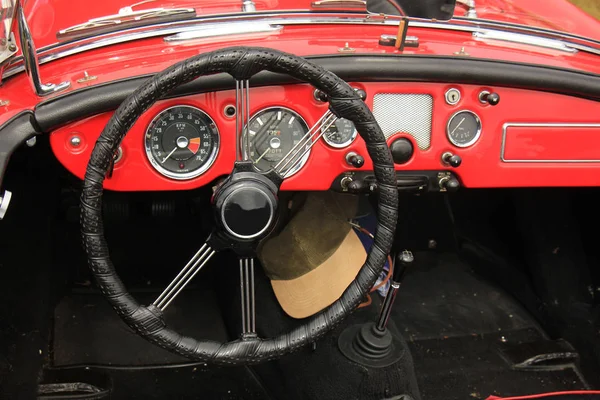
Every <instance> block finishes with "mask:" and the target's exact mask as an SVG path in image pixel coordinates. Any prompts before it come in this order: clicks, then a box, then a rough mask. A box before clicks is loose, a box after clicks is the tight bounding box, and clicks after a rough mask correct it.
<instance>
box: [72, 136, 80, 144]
mask: <svg viewBox="0 0 600 400" xmlns="http://www.w3.org/2000/svg"><path fill="white" fill-rule="evenodd" d="M71 146H73V147H79V146H81V138H80V137H79V136H73V137H72V138H71Z"/></svg>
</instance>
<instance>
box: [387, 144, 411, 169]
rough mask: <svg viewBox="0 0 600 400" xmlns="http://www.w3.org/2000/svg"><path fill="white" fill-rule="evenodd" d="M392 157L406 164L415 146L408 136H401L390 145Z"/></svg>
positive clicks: (397, 162)
mask: <svg viewBox="0 0 600 400" xmlns="http://www.w3.org/2000/svg"><path fill="white" fill-rule="evenodd" d="M390 150H391V152H392V158H393V159H394V162H395V163H396V164H404V163H406V162H408V160H410V159H411V157H412V156H413V152H414V148H413V145H412V143H411V141H410V140H408V139H407V138H399V139H396V140H394V141H393V142H392V144H391V145H390Z"/></svg>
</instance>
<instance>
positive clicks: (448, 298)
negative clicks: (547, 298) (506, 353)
mask: <svg viewBox="0 0 600 400" xmlns="http://www.w3.org/2000/svg"><path fill="white" fill-rule="evenodd" d="M415 259H416V262H415V265H414V268H413V269H412V270H411V271H410V272H409V275H408V276H407V277H406V279H405V282H404V284H403V285H402V288H401V290H400V293H399V295H398V298H397V304H396V308H395V309H394V315H393V318H394V322H395V323H396V325H397V326H398V327H399V328H400V330H401V331H403V333H404V335H405V338H406V339H407V341H408V343H409V346H410V348H411V350H412V352H413V359H414V362H415V369H416V373H417V379H418V381H419V388H420V390H421V394H422V397H423V399H427V400H437V399H439V400H442V399H443V400H451V399H486V398H487V397H488V396H489V395H492V394H496V395H502V396H510V395H512V396H516V395H524V394H535V393H545V392H549V391H560V390H581V389H586V385H585V383H584V382H583V380H582V379H581V377H580V374H579V372H578V371H577V370H576V369H573V368H567V369H564V370H562V371H536V372H534V371H516V370H513V369H511V366H510V365H509V364H508V362H507V361H505V360H504V359H503V358H502V357H501V356H500V355H499V351H498V344H499V343H501V342H508V343H511V342H512V343H522V342H533V341H537V340H543V339H546V337H545V334H544V333H543V332H542V331H541V329H540V328H539V327H538V325H537V323H536V322H535V321H534V320H533V319H532V318H531V317H530V316H529V315H528V314H527V312H526V311H525V310H523V308H522V307H521V306H520V305H519V304H518V303H516V301H515V300H514V299H513V298H512V297H511V296H510V295H508V294H507V293H505V292H503V291H502V290H501V289H499V288H497V287H495V286H494V285H493V284H491V283H489V282H486V281H485V280H483V279H481V278H479V277H477V276H476V275H475V274H473V273H472V272H471V270H470V268H469V267H468V265H466V264H464V263H462V262H460V260H459V259H458V258H457V256H456V255H454V254H442V255H436V254H434V253H419V254H416V257H415Z"/></svg>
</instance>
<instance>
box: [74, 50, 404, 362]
mask: <svg viewBox="0 0 600 400" xmlns="http://www.w3.org/2000/svg"><path fill="white" fill-rule="evenodd" d="M263 70H268V71H271V72H279V73H285V74H288V75H291V76H292V77H294V78H296V79H298V80H301V81H304V82H306V83H310V84H312V85H313V86H314V87H316V88H317V89H319V90H321V91H322V92H324V93H325V94H326V95H327V96H328V98H329V102H330V109H331V111H332V112H333V113H334V114H336V115H337V116H338V117H340V118H346V119H349V120H350V121H352V122H353V123H354V124H355V126H356V129H357V130H358V132H359V134H360V135H361V137H362V138H363V139H364V141H365V143H366V147H367V151H368V154H369V156H370V157H371V159H372V160H373V166H374V174H375V178H376V180H377V183H378V188H379V191H378V198H379V204H378V210H377V211H378V215H377V217H378V224H377V229H376V231H375V237H374V242H373V245H372V247H371V249H370V251H369V253H368V256H367V259H366V261H365V264H364V265H363V266H362V268H361V269H360V271H359V273H358V275H357V277H356V279H355V280H354V281H353V282H352V283H351V284H350V285H349V286H348V288H347V289H346V290H345V291H344V293H343V294H342V296H341V297H340V298H339V299H338V300H336V301H335V302H334V303H333V304H332V305H330V306H329V307H327V308H326V309H324V310H323V311H321V312H319V313H318V314H316V315H314V316H312V317H309V318H307V319H306V320H305V321H304V323H303V324H302V325H301V326H299V327H297V328H295V329H294V330H292V331H290V332H288V333H286V334H283V335H280V336H278V337H275V338H269V339H261V338H242V339H239V340H236V341H232V342H227V343H219V342H215V341H211V340H196V339H193V338H190V337H185V336H182V335H181V334H179V333H178V332H175V331H173V330H171V329H169V328H168V327H167V325H166V324H165V322H164V320H163V319H162V315H161V314H160V310H158V309H156V308H155V307H153V306H148V307H146V306H143V305H140V304H139V303H138V302H137V301H136V300H135V299H134V298H133V296H131V294H130V293H129V292H128V291H127V289H126V288H125V286H124V285H123V282H122V281H121V280H120V278H119V276H118V274H117V273H116V270H115V268H114V266H113V264H112V262H111V260H110V255H109V251H108V246H107V243H106V240H105V238H104V227H103V222H102V212H101V210H102V193H103V181H104V177H105V175H106V173H107V171H108V169H109V167H110V164H111V161H112V158H113V155H114V153H115V151H116V150H117V149H118V146H119V144H120V143H121V141H122V140H123V138H124V136H125V134H126V133H127V132H128V131H129V129H130V128H131V127H132V126H133V124H134V123H135V121H136V120H137V119H138V118H139V117H140V116H141V115H142V114H143V113H144V112H145V111H146V110H148V108H149V107H150V106H151V105H152V104H154V103H155V102H156V101H157V100H159V99H160V98H161V97H163V96H165V95H166V94H168V93H169V92H170V91H171V90H173V89H175V88H176V87H178V86H180V85H182V84H184V83H187V82H189V81H192V80H194V79H196V78H197V77H199V76H202V75H211V74H216V73H223V72H226V73H229V74H230V75H231V76H233V77H234V78H235V79H238V80H244V79H250V78H251V77H252V76H253V75H254V74H256V73H258V72H260V71H263ZM397 212H398V192H397V187H396V174H395V170H394V164H393V161H392V157H391V153H390V150H389V148H388V146H387V143H386V140H385V137H384V135H383V132H382V131H381V129H380V127H379V125H378V124H377V122H376V121H375V118H374V117H373V114H372V113H371V111H370V110H369V108H368V107H367V106H366V105H365V103H364V102H363V101H362V100H361V99H360V98H359V97H358V95H357V94H356V93H355V91H354V90H353V89H352V88H351V87H350V85H348V84H347V83H346V82H345V81H343V80H342V79H340V78H338V77H337V76H336V75H335V74H333V73H332V72H329V71H327V70H325V69H323V68H322V67H320V66H318V65H315V64H313V63H311V62H309V61H307V60H305V59H303V58H301V57H297V56H294V55H292V54H288V53H284V52H281V51H278V50H273V49H268V48H256V47H234V48H226V49H222V50H217V51H213V52H209V53H204V54H200V55H198V56H195V57H192V58H189V59H187V60H184V61H181V62H179V63H177V64H175V65H173V66H171V67H169V68H167V69H166V70H164V71H163V72H161V73H159V74H157V75H155V76H154V77H152V78H150V79H149V80H148V81H146V82H145V83H144V84H143V85H142V86H140V87H139V88H138V89H137V90H136V91H135V92H134V93H132V94H131V95H130V96H128V97H127V99H125V101H123V103H122V104H121V105H120V106H119V108H118V109H117V110H116V112H115V113H114V114H113V116H112V117H111V119H110V120H109V122H108V123H107V125H106V127H105V128H104V130H103V131H102V133H101V135H100V137H99V138H98V141H97V142H96V145H95V146H94V149H93V151H92V155H91V157H90V161H89V163H88V167H87V170H86V174H85V178H84V183H83V191H82V195H81V230H82V239H83V244H84V247H85V250H86V252H87V256H88V263H89V266H90V268H91V271H92V273H93V274H94V276H95V279H96V282H97V284H98V286H99V288H100V290H101V291H102V293H103V294H104V295H105V297H106V298H107V299H108V301H109V302H110V304H111V305H112V307H113V308H114V309H115V311H116V312H117V314H118V315H119V316H120V317H121V318H122V319H123V320H124V321H125V323H127V325H129V326H130V327H131V328H133V329H134V330H135V331H136V332H137V333H139V334H140V335H141V336H143V337H144V338H146V339H147V340H149V341H150V342H152V343H154V344H156V345H158V346H160V347H162V348H165V349H167V350H169V351H171V352H174V353H176V354H179V355H182V356H184V357H187V358H189V359H191V360H195V361H201V362H206V363H212V364H219V365H247V364H255V363H259V362H263V361H268V360H272V359H276V358H279V357H281V356H282V355H284V354H286V353H289V352H292V351H294V350H296V349H298V348H300V347H302V346H303V345H306V344H308V343H311V342H313V341H315V340H316V339H318V338H319V337H321V336H322V335H324V334H325V333H326V332H328V331H329V330H331V329H332V328H333V327H334V326H336V325H337V324H338V323H340V322H341V321H342V320H343V319H344V318H345V317H346V316H348V315H349V314H350V313H351V312H352V311H353V310H354V309H355V308H356V307H357V306H358V305H359V304H360V302H361V301H362V300H363V299H364V297H365V295H366V293H367V292H368V290H369V289H370V288H371V287H372V286H373V284H374V283H375V281H376V279H377V277H378V276H379V274H380V272H381V270H382V268H383V265H384V264H385V261H386V257H387V254H388V253H389V251H390V249H391V246H392V242H393V237H394V231H395V227H396V220H397Z"/></svg>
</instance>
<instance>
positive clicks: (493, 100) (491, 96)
mask: <svg viewBox="0 0 600 400" xmlns="http://www.w3.org/2000/svg"><path fill="white" fill-rule="evenodd" d="M479 101H481V102H482V103H488V104H489V105H490V106H495V105H496V104H498V103H500V95H499V94H498V93H490V92H487V91H484V92H481V94H480V95H479Z"/></svg>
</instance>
